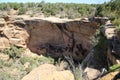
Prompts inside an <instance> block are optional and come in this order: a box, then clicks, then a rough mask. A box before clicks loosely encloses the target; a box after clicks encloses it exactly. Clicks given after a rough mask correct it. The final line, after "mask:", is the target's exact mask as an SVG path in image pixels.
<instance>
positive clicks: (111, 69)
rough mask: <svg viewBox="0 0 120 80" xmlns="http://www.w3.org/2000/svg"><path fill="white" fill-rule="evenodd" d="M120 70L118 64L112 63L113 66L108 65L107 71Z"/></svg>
mask: <svg viewBox="0 0 120 80" xmlns="http://www.w3.org/2000/svg"><path fill="white" fill-rule="evenodd" d="M116 70H120V64H114V65H113V66H111V67H109V71H116Z"/></svg>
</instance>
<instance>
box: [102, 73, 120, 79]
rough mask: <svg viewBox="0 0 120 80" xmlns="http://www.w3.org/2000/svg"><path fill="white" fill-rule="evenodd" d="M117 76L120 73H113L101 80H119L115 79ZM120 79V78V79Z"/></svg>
mask: <svg viewBox="0 0 120 80" xmlns="http://www.w3.org/2000/svg"><path fill="white" fill-rule="evenodd" d="M117 74H119V71H115V72H111V73H109V74H107V75H105V76H103V77H102V78H101V79H100V80H118V79H115V78H117V77H116V76H117ZM119 79H120V77H119Z"/></svg>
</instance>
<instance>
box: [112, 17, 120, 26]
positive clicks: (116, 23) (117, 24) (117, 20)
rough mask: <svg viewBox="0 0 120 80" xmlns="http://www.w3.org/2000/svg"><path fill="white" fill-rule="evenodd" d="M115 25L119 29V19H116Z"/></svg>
mask: <svg viewBox="0 0 120 80" xmlns="http://www.w3.org/2000/svg"><path fill="white" fill-rule="evenodd" d="M113 24H114V25H116V26H118V27H119V25H120V18H119V19H115V20H114V21H113Z"/></svg>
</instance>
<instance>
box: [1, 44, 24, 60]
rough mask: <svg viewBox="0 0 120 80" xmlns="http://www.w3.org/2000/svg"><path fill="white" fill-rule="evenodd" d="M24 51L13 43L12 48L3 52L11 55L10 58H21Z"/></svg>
mask: <svg viewBox="0 0 120 80" xmlns="http://www.w3.org/2000/svg"><path fill="white" fill-rule="evenodd" d="M23 51H24V49H23V48H20V47H17V46H15V45H11V47H10V48H8V49H5V50H4V51H3V53H5V54H7V55H9V57H10V58H13V59H15V58H20V56H21V53H22V52H23Z"/></svg>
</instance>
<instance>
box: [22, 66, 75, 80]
mask: <svg viewBox="0 0 120 80" xmlns="http://www.w3.org/2000/svg"><path fill="white" fill-rule="evenodd" d="M22 80H74V76H73V74H72V73H71V72H70V71H69V70H65V71H57V70H56V67H55V66H54V65H52V64H43V65H41V66H39V67H38V68H35V69H33V70H32V71H31V72H30V73H29V74H28V75H26V76H25V77H23V78H22Z"/></svg>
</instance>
